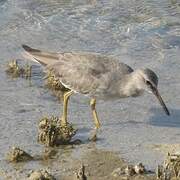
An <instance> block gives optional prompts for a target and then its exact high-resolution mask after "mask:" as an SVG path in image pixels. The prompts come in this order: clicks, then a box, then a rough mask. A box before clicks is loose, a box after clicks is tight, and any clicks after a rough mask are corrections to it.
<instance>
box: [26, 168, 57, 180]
mask: <svg viewBox="0 0 180 180" xmlns="http://www.w3.org/2000/svg"><path fill="white" fill-rule="evenodd" d="M28 179H29V180H55V178H54V177H53V176H52V175H51V174H49V173H48V172H47V171H46V170H36V171H32V172H31V173H30V175H29V177H28Z"/></svg>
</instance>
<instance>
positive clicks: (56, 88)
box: [44, 70, 69, 100]
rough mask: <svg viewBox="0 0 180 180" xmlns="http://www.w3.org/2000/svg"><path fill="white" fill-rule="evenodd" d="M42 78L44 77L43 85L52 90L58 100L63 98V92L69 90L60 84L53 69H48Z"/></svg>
mask: <svg viewBox="0 0 180 180" xmlns="http://www.w3.org/2000/svg"><path fill="white" fill-rule="evenodd" d="M44 79H46V85H45V86H46V87H47V88H48V89H50V90H51V91H52V93H53V95H54V96H56V97H58V99H59V100H63V95H64V93H65V92H67V91H69V89H67V88H65V87H64V86H63V85H62V83H61V82H60V81H59V79H58V78H57V77H56V76H55V74H54V73H53V71H51V70H48V71H47V72H46V76H45V78H44Z"/></svg>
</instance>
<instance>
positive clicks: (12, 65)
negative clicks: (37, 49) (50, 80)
mask: <svg viewBox="0 0 180 180" xmlns="http://www.w3.org/2000/svg"><path fill="white" fill-rule="evenodd" d="M5 71H6V73H7V74H8V75H10V76H12V77H13V78H16V77H24V78H26V79H30V78H31V72H32V66H30V65H29V64H26V65H25V66H24V67H21V66H20V65H19V64H18V61H17V60H12V61H10V62H9V63H8V64H7V68H6V70H5Z"/></svg>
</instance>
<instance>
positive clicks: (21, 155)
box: [7, 147, 33, 162]
mask: <svg viewBox="0 0 180 180" xmlns="http://www.w3.org/2000/svg"><path fill="white" fill-rule="evenodd" d="M32 159H33V157H32V156H31V155H29V154H28V153H27V152H25V151H23V150H22V149H20V148H18V147H12V149H11V150H10V152H9V153H8V154H7V160H8V161H10V162H22V161H28V160H32Z"/></svg>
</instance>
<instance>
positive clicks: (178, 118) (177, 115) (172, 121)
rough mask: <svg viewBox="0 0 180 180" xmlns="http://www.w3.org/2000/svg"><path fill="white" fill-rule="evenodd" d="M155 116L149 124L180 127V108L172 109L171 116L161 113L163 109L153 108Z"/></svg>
mask: <svg viewBox="0 0 180 180" xmlns="http://www.w3.org/2000/svg"><path fill="white" fill-rule="evenodd" d="M151 111H152V113H153V116H152V117H151V118H150V119H149V124H151V125H153V126H162V127H174V128H178V127H180V109H171V110H170V116H167V115H165V114H163V113H160V112H161V111H162V109H160V108H156V109H155V108H152V109H151Z"/></svg>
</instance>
